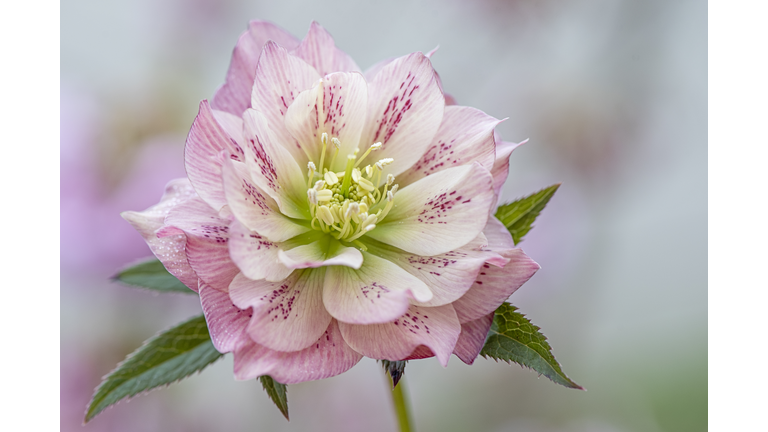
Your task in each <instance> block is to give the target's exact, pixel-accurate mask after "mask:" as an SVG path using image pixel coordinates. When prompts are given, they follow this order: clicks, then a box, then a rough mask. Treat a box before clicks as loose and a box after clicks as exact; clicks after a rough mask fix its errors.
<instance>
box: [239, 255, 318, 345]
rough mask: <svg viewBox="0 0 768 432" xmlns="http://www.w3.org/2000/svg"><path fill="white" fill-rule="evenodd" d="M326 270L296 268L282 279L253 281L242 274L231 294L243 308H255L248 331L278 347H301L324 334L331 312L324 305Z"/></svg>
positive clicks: (255, 340)
mask: <svg viewBox="0 0 768 432" xmlns="http://www.w3.org/2000/svg"><path fill="white" fill-rule="evenodd" d="M324 278H325V270H323V269H321V270H305V271H297V272H294V273H293V274H292V275H291V276H289V277H288V278H286V279H284V280H282V281H280V282H267V281H263V280H261V281H254V280H250V279H248V278H246V277H245V276H243V275H242V273H241V274H239V275H238V276H237V277H235V280H233V281H232V285H230V287H229V296H230V298H231V299H232V301H233V302H234V304H235V305H236V306H237V307H239V308H241V309H247V308H249V307H252V308H253V318H251V322H250V324H249V325H248V334H249V335H250V336H251V339H253V341H254V342H256V343H258V344H260V345H264V346H265V347H267V348H270V349H273V350H277V351H298V350H302V349H304V348H306V347H308V346H310V345H312V344H313V343H315V342H316V341H317V339H318V338H319V337H320V336H321V335H322V334H323V332H324V331H325V329H326V328H328V324H330V323H331V316H330V315H329V314H328V312H326V310H325V307H323V299H322V296H323V279H324Z"/></svg>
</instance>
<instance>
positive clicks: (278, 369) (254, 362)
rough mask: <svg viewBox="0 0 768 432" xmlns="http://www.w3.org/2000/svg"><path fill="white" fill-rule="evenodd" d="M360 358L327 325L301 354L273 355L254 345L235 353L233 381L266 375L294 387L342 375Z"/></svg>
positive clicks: (334, 327) (331, 326)
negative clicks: (314, 341)
mask: <svg viewBox="0 0 768 432" xmlns="http://www.w3.org/2000/svg"><path fill="white" fill-rule="evenodd" d="M361 358H362V356H361V355H360V354H359V353H357V352H355V351H354V350H352V348H350V347H349V345H347V343H346V342H344V339H343V338H342V337H341V333H340V332H339V327H338V325H337V323H336V321H331V324H330V325H329V326H328V329H326V330H325V333H324V334H322V335H321V336H320V338H319V339H318V340H317V342H316V343H315V344H313V345H310V346H309V347H308V348H305V349H303V350H301V351H294V352H280V351H273V350H270V349H269V348H266V347H264V346H261V345H258V344H256V343H251V344H250V345H248V346H246V347H243V348H242V349H240V350H237V351H235V378H236V379H238V380H249V379H253V378H256V377H259V376H262V375H269V376H271V377H272V378H274V379H275V380H276V381H277V382H280V383H283V384H297V383H300V382H304V381H313V380H319V379H323V378H330V377H332V376H336V375H338V374H340V373H343V372H346V371H347V370H349V369H350V368H352V366H354V365H356V364H357V362H359V361H360V359H361Z"/></svg>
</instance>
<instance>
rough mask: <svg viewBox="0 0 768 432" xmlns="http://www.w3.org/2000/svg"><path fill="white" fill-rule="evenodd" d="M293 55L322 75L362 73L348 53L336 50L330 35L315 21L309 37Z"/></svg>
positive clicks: (311, 26) (310, 28)
mask: <svg viewBox="0 0 768 432" xmlns="http://www.w3.org/2000/svg"><path fill="white" fill-rule="evenodd" d="M291 54H293V55H295V56H296V57H299V58H301V59H303V60H304V61H306V62H307V63H309V64H310V65H312V66H313V67H314V68H315V70H317V72H319V73H320V75H328V74H329V73H332V72H351V71H356V72H359V71H360V68H359V67H358V66H357V64H356V63H355V61H354V60H352V58H351V57H350V56H349V55H347V53H345V52H344V51H342V50H340V49H338V48H336V45H335V44H334V42H333V37H332V36H331V35H330V33H328V32H327V31H326V30H325V29H324V28H323V27H321V26H320V24H318V23H317V22H315V21H312V24H311V25H310V26H309V32H308V33H307V36H305V37H304V40H303V41H301V43H300V44H299V46H298V47H297V48H296V49H295V50H294V51H293V52H292V53H291Z"/></svg>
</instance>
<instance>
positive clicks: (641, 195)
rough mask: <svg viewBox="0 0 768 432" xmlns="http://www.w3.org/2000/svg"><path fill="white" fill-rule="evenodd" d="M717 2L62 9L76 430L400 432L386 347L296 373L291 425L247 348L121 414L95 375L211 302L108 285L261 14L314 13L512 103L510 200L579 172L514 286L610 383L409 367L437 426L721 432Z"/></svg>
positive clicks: (414, 391) (66, 317) (559, 350)
mask: <svg viewBox="0 0 768 432" xmlns="http://www.w3.org/2000/svg"><path fill="white" fill-rule="evenodd" d="M706 8H707V5H706V2H700V1H693V0H681V1H676V2H669V1H663V0H652V1H642V2H638V1H631V0H621V1H619V0H613V1H607V0H575V1H557V0H535V1H534V0H520V1H512V0H474V1H458V0H448V1H445V0H443V1H437V0H433V1H427V0H424V1H401V0H393V1H389V2H386V3H384V2H373V1H361V0H357V1H342V0H325V1H323V2H310V1H296V0H283V1H281V2H266V1H256V0H254V1H237V0H224V1H222V0H184V1H182V0H164V1H158V0H152V1H149V0H134V1H132V2H102V1H96V0H79V1H65V2H62V3H61V358H60V361H61V363H60V365H61V386H60V388H61V430H62V431H84V432H88V431H94V432H95V431H123V430H124V431H135V430H142V431H148V432H149V431H212V430H227V431H256V430H270V431H304V430H312V431H360V430H366V431H393V430H395V428H396V425H395V422H394V416H393V413H392V407H391V401H390V398H389V395H388V390H387V387H386V378H385V377H384V375H383V373H382V372H381V368H380V366H379V365H378V364H376V363H375V362H374V361H373V360H368V359H364V360H363V361H361V362H360V363H359V364H358V365H357V366H355V367H354V368H353V369H352V370H350V371H349V372H347V373H345V374H342V375H340V376H338V377H335V378H330V379H326V380H322V381H316V382H310V383H304V384H299V385H293V386H290V387H289V403H290V412H291V421H290V422H286V421H285V419H284V418H283V417H282V416H281V414H280V413H279V411H278V410H277V409H276V408H275V407H274V406H273V405H272V403H271V402H270V401H269V399H268V398H267V396H266V394H265V393H264V392H263V390H262V389H261V385H260V384H259V383H258V381H247V382H236V381H235V380H234V378H233V374H232V358H231V356H225V357H224V359H223V360H220V361H219V362H217V363H215V364H213V365H212V366H210V367H209V368H208V369H206V370H205V371H204V372H203V373H202V374H200V375H196V376H194V377H192V378H190V379H187V380H185V381H183V382H182V383H179V384H174V385H172V386H170V387H168V388H166V389H162V390H156V391H153V392H151V393H149V394H146V395H143V396H140V397H137V398H134V399H133V400H131V401H130V402H128V403H126V402H122V403H120V404H118V405H117V406H115V407H113V408H110V409H108V410H107V411H106V412H104V413H102V414H101V415H99V416H98V417H96V418H95V419H94V420H92V421H91V422H90V423H89V424H87V425H86V426H83V425H82V419H83V414H84V411H85V406H86V404H87V403H88V401H89V400H90V396H91V395H92V393H93V389H94V388H95V387H96V386H97V385H98V384H99V382H100V379H101V377H102V376H103V375H105V374H106V373H108V372H109V371H110V370H112V369H113V368H114V366H115V365H116V364H117V363H118V362H119V361H121V360H122V359H123V358H124V357H125V355H126V354H128V353H130V352H131V351H133V350H134V349H135V348H136V347H138V346H139V345H140V344H141V342H142V341H144V340H146V339H147V338H149V337H151V336H153V335H154V334H156V333H157V332H158V331H160V330H162V329H166V328H168V327H170V326H173V325H174V324H176V323H178V322H179V321H181V320H184V319H186V318H188V317H190V316H193V315H196V314H199V313H200V305H199V301H198V300H197V297H196V296H194V295H183V294H167V295H162V296H160V295H154V294H152V293H149V292H146V291H141V290H135V289H131V288H128V287H125V286H120V285H118V284H115V283H112V282H110V281H109V277H110V276H111V275H113V274H114V273H115V270H116V269H118V268H119V267H122V266H124V265H125V264H127V263H129V262H131V261H134V260H137V259H140V258H143V257H147V256H149V255H150V252H149V249H148V248H147V246H146V245H145V243H144V241H143V240H142V239H141V237H140V236H139V235H138V234H137V233H136V232H135V231H134V230H133V229H132V228H131V227H130V226H129V224H128V223H127V222H125V221H123V220H122V219H121V218H120V216H119V213H120V212H121V211H123V210H143V209H145V208H147V207H149V206H151V205H153V204H154V203H156V202H157V201H158V200H159V198H160V196H161V194H162V191H163V186H164V185H165V183H166V182H167V181H168V180H170V179H173V178H177V177H182V176H184V167H183V156H182V155H183V146H184V139H185V136H186V133H187V131H188V129H189V126H190V125H191V123H192V120H193V119H194V116H195V115H196V113H197V105H198V102H199V101H200V100H201V99H206V98H211V97H212V96H213V94H214V92H215V90H216V89H217V88H218V86H219V85H220V84H221V83H223V81H224V76H225V73H226V70H227V67H228V65H229V59H230V55H231V51H232V48H233V47H234V45H235V42H236V40H237V38H238V36H239V35H240V34H241V33H242V32H243V31H245V29H246V27H247V23H248V21H249V20H250V19H254V18H260V19H267V20H271V21H273V22H275V23H276V24H278V25H280V26H282V27H284V28H285V29H287V30H288V31H290V32H291V33H293V34H294V35H296V36H297V37H299V38H302V37H303V36H304V34H305V33H306V31H307V29H308V27H309V23H310V22H311V21H312V20H313V19H314V20H317V21H318V22H319V23H320V24H322V25H323V26H324V27H325V28H326V29H327V30H328V31H329V32H330V33H331V34H332V35H333V36H334V37H335V39H336V44H337V46H338V47H340V48H341V49H343V50H344V51H346V52H347V53H349V54H350V55H351V56H352V58H354V59H355V60H356V61H357V63H358V64H359V65H360V67H362V68H363V69H366V68H367V67H369V66H371V65H373V64H374V63H376V62H377V61H379V60H381V59H384V58H387V57H392V56H400V55H404V54H408V53H410V52H413V51H423V52H427V51H429V50H431V49H432V48H434V47H435V46H437V45H440V50H439V51H438V52H437V53H436V54H435V55H434V56H433V57H432V61H433V64H434V66H435V68H436V70H437V71H438V72H439V73H440V76H441V78H442V80H443V83H444V88H445V89H446V91H447V92H448V93H450V94H452V95H453V96H454V97H455V98H456V99H457V101H458V103H459V104H461V105H468V106H473V107H476V108H479V109H481V110H483V111H485V112H487V113H489V114H490V115H493V116H495V117H497V118H504V117H509V120H507V121H506V122H504V123H502V124H501V125H500V126H499V128H498V130H499V131H500V133H501V135H502V136H503V137H504V139H505V140H507V141H521V140H523V139H526V138H530V142H529V143H528V144H526V145H524V146H522V147H520V148H518V149H517V150H516V151H515V152H514V153H513V155H512V158H511V168H510V176H509V179H508V181H507V183H506V185H505V187H504V191H503V195H502V201H510V200H512V199H514V198H517V197H520V196H523V195H527V194H529V193H532V192H534V191H536V190H539V189H541V188H543V187H546V186H549V185H551V184H553V183H557V182H562V183H563V185H562V187H561V188H560V190H559V191H558V192H557V194H556V195H555V196H554V198H553V199H552V201H551V202H550V204H549V206H548V207H547V208H546V209H545V211H544V212H543V214H542V215H541V216H540V217H539V219H538V220H537V222H536V224H535V228H534V229H533V230H532V231H531V232H530V233H529V234H528V236H527V237H526V238H525V240H524V241H523V242H522V243H521V246H522V247H523V249H525V251H526V252H527V253H528V254H529V255H530V256H531V257H533V258H534V259H535V260H536V261H538V262H539V263H540V264H541V267H542V269H541V270H540V271H539V272H538V273H537V274H536V275H535V276H534V277H533V278H532V279H531V280H530V281H529V282H528V283H527V284H526V285H524V286H523V288H522V289H520V290H519V291H518V292H516V293H515V294H514V295H513V296H512V298H511V299H510V300H511V302H512V303H514V304H515V305H516V306H518V307H520V309H521V311H522V312H524V313H525V314H526V315H527V316H528V317H529V318H530V319H531V320H532V321H533V322H534V323H535V324H537V325H538V326H540V327H541V328H542V331H543V333H544V334H545V335H547V337H548V338H549V341H550V343H551V345H552V346H553V349H554V354H555V355H556V357H557V359H558V361H559V362H560V363H561V365H562V366H563V369H564V370H565V372H566V373H567V374H568V375H569V377H571V378H572V379H573V380H575V381H576V382H578V383H579V384H581V385H583V386H584V387H585V388H587V389H588V391H587V392H581V391H576V390H569V389H565V388H562V387H560V386H557V385H555V384H553V383H551V382H550V381H549V380H547V379H546V378H544V377H538V376H537V374H536V373H535V372H532V371H529V370H525V369H522V368H520V367H519V366H516V365H507V364H505V363H496V362H494V361H492V360H485V359H482V358H480V359H478V360H477V361H476V362H475V364H474V365H473V366H466V365H464V364H463V363H461V362H460V361H459V360H458V359H457V358H452V359H451V362H450V364H449V366H448V367H447V368H443V367H441V366H440V365H439V363H438V362H437V361H436V360H434V359H427V360H419V361H412V362H409V365H408V367H407V369H406V386H407V390H408V392H409V394H410V399H411V404H412V408H413V411H414V419H415V427H416V429H417V430H421V431H429V430H440V431H469V430H472V431H533V432H544V431H557V432H563V431H598V432H613V431H704V430H706V428H707V351H706V350H707V330H706V320H707V315H706V313H707V291H706V290H707V279H706V271H707V261H706V258H707V231H706V229H707V209H706V205H707V189H706V179H707V153H706V151H707V150H706V145H707V135H706V128H707V89H706V85H707V64H706V62H707V39H706V37H707V9H706Z"/></svg>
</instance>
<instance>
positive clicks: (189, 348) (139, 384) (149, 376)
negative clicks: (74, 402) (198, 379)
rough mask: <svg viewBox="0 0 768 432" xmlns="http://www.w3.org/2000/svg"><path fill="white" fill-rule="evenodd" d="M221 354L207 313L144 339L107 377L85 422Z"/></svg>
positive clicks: (96, 394) (214, 359)
mask: <svg viewBox="0 0 768 432" xmlns="http://www.w3.org/2000/svg"><path fill="white" fill-rule="evenodd" d="M221 355H222V354H221V353H220V352H218V351H216V348H214V347H213V343H211V337H210V335H209V333H208V326H207V325H206V323H205V317H204V316H203V315H200V316H199V317H195V318H192V319H191V320H189V321H187V322H184V323H181V324H179V325H177V326H176V327H174V328H172V329H170V330H168V331H166V332H163V333H161V334H159V335H157V336H155V337H153V338H151V339H149V340H147V341H146V342H144V345H142V346H141V347H140V348H139V349H137V350H136V351H134V352H132V353H131V354H129V355H128V357H126V358H125V360H123V361H122V362H121V363H120V364H118V365H117V368H116V369H115V370H113V371H112V372H110V373H109V375H107V376H106V377H104V380H103V381H102V382H101V384H99V386H98V387H97V388H96V391H95V393H94V395H93V399H91V403H90V404H89V405H88V408H87V410H86V412H85V422H88V421H89V420H91V419H92V418H93V417H94V416H96V414H98V413H100V412H101V411H102V410H104V408H106V407H108V406H110V405H113V404H116V403H117V402H119V401H120V400H122V399H124V398H127V397H132V396H135V395H137V394H139V393H142V392H147V391H149V390H152V389H154V388H156V387H159V386H162V385H168V384H171V383H173V382H176V381H179V380H181V379H183V378H186V377H188V376H189V375H191V374H193V373H195V372H198V371H201V370H203V369H204V368H205V367H206V366H208V365H209V364H211V363H213V362H214V361H216V360H217V359H219V357H221Z"/></svg>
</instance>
